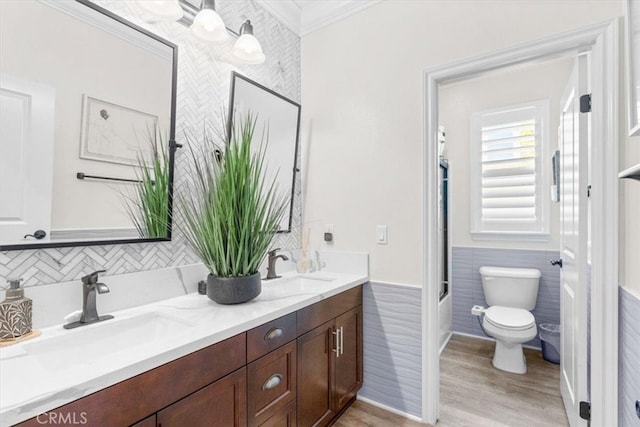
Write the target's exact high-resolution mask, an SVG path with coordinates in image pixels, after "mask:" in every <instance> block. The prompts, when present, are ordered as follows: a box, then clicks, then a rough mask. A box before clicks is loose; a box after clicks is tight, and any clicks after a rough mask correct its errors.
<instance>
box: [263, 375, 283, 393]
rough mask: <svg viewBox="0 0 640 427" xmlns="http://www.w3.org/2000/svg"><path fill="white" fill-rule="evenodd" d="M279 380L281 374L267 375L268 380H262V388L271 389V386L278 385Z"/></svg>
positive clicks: (280, 379)
mask: <svg viewBox="0 0 640 427" xmlns="http://www.w3.org/2000/svg"><path fill="white" fill-rule="evenodd" d="M281 382H282V375H280V374H273V375H271V376H270V377H269V379H268V380H266V381H265V382H264V384H262V390H271V389H272V388H276V387H278V385H280V383H281Z"/></svg>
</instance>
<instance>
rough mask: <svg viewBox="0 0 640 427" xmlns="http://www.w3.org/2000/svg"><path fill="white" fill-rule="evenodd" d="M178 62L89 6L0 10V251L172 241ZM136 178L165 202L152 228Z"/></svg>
mask: <svg viewBox="0 0 640 427" xmlns="http://www.w3.org/2000/svg"><path fill="white" fill-rule="evenodd" d="M177 59H178V48H177V46H176V45H175V44H173V43H171V42H169V41H167V40H165V39H163V38H161V37H159V36H157V35H155V34H153V33H151V32H149V31H147V30H145V29H143V28H141V27H139V26H137V25H135V24H133V23H131V22H129V21H127V20H125V19H123V18H121V17H119V16H117V15H115V14H113V13H111V12H109V11H107V10H105V9H103V8H101V7H100V6H97V5H95V4H93V3H91V2H90V1H87V0H75V1H66V2H54V1H22V2H0V86H1V87H0V101H1V108H2V114H0V120H2V123H1V124H0V131H1V134H0V140H1V141H0V146H1V147H2V148H1V153H0V159H1V160H2V165H0V250H3V251H4V250H15V249H39V248H51V247H68V246H88V245H104V244H115V243H137V242H155V241H167V240H171V212H172V203H171V202H172V196H173V174H174V171H173V169H174V154H175V150H176V146H177V145H176V143H175V118H176V84H177ZM154 151H155V152H157V153H159V154H160V156H161V157H156V156H154ZM157 158H160V159H161V161H162V162H163V168H162V175H160V173H158V178H157V179H155V171H154V169H153V168H151V167H147V168H145V167H143V166H142V164H143V162H144V164H146V165H150V162H153V160H154V159H157ZM145 170H147V171H149V175H148V176H146V178H147V183H148V184H149V183H150V184H151V186H152V187H153V188H155V189H156V190H157V192H158V193H159V194H160V195H161V196H162V197H164V199H163V200H165V201H166V203H164V202H163V203H157V206H159V207H160V208H158V209H164V212H166V220H164V222H163V225H162V227H160V229H159V230H156V231H155V232H151V231H148V232H147V230H149V229H150V228H149V227H150V226H146V225H144V223H143V225H142V226H140V221H142V215H141V214H140V212H136V209H139V207H137V206H138V205H139V204H140V201H141V199H140V198H139V197H141V196H139V195H138V189H139V187H140V186H139V183H140V181H144V180H145V175H146V174H145V173H144V171H145ZM164 229H166V231H164V232H163V230H164Z"/></svg>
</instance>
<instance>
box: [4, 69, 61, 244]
mask: <svg viewBox="0 0 640 427" xmlns="http://www.w3.org/2000/svg"><path fill="white" fill-rule="evenodd" d="M54 115H55V89H54V88H53V87H51V86H47V85H44V84H40V83H36V82H32V81H29V80H25V79H22V78H17V77H13V76H9V75H6V74H2V75H0V244H2V245H7V244H17V243H31V242H33V241H35V240H34V239H33V238H27V239H25V238H24V236H25V235H27V234H32V233H33V232H35V231H36V230H44V231H45V232H46V233H47V237H46V238H45V239H43V240H44V241H46V240H48V235H49V232H50V228H51V189H52V187H51V180H52V176H53V142H54ZM43 240H40V241H43Z"/></svg>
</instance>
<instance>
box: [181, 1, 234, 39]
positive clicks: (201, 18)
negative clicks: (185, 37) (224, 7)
mask: <svg viewBox="0 0 640 427" xmlns="http://www.w3.org/2000/svg"><path fill="white" fill-rule="evenodd" d="M189 29H190V30H191V33H192V34H193V35H194V36H195V37H197V38H199V39H200V40H204V41H207V42H211V43H222V42H224V41H225V40H227V38H228V37H229V33H227V29H226V28H225V26H224V22H222V18H220V15H218V14H217V13H216V11H215V10H213V9H202V10H201V11H200V12H198V14H197V15H196V17H195V18H194V19H193V24H191V27H189Z"/></svg>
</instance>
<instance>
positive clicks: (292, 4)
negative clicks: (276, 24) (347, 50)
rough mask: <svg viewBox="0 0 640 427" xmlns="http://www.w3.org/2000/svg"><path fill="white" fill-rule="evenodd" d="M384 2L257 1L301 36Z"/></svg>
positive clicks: (352, 0) (359, 0) (329, 0)
mask: <svg viewBox="0 0 640 427" xmlns="http://www.w3.org/2000/svg"><path fill="white" fill-rule="evenodd" d="M380 1H382V0H256V3H258V4H259V5H260V6H262V7H264V8H265V9H266V10H268V11H269V12H270V13H271V14H272V15H274V16H275V17H276V18H278V19H279V20H280V21H281V22H282V23H283V24H285V25H286V26H287V27H289V28H290V29H291V30H292V31H293V32H295V33H296V34H298V35H300V36H304V35H306V34H309V33H311V32H313V31H315V30H317V29H319V28H322V27H324V26H327V25H329V24H331V23H333V22H336V21H339V20H340V19H343V18H346V17H347V16H349V15H353V14H354V13H357V12H359V11H361V10H363V9H366V8H367V7H369V6H372V5H374V4H376V3H378V2H380Z"/></svg>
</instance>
